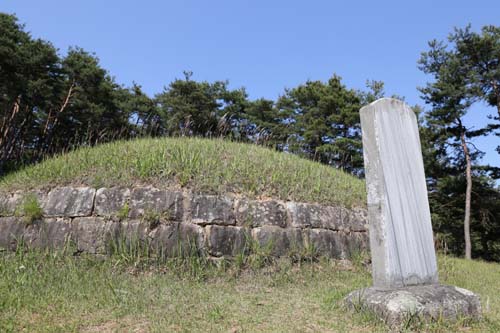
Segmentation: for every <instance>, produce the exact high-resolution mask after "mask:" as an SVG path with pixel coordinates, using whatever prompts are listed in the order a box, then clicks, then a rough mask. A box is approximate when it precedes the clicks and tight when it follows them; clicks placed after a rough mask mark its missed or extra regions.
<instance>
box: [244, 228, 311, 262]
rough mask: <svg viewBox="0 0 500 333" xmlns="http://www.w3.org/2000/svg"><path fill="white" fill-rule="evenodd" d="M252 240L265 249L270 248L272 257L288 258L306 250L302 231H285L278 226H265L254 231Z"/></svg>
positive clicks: (294, 229)
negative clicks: (292, 254)
mask: <svg viewBox="0 0 500 333" xmlns="http://www.w3.org/2000/svg"><path fill="white" fill-rule="evenodd" d="M252 238H253V239H255V240H256V241H257V242H258V243H259V246H261V247H263V248H267V247H270V249H271V255H273V256H276V257H281V256H286V255H289V254H291V253H292V252H296V251H301V250H302V249H303V248H304V242H303V239H302V230H300V229H296V228H289V229H283V228H280V227H276V226H263V227H260V228H254V229H252Z"/></svg>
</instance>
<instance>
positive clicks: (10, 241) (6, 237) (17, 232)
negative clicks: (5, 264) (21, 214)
mask: <svg viewBox="0 0 500 333" xmlns="http://www.w3.org/2000/svg"><path fill="white" fill-rule="evenodd" d="M25 226H26V224H25V223H24V222H23V220H22V218H18V217H12V216H11V217H0V247H1V248H4V249H9V250H15V249H16V247H17V245H18V243H19V242H22V241H23V234H24V228H25Z"/></svg>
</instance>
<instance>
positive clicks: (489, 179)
mask: <svg viewBox="0 0 500 333" xmlns="http://www.w3.org/2000/svg"><path fill="white" fill-rule="evenodd" d="M499 44H500V29H499V28H498V27H484V28H483V30H482V31H481V33H474V32H472V31H471V29H470V28H468V27H467V28H465V29H462V30H460V29H459V30H456V31H455V32H454V33H452V34H451V35H450V39H449V43H448V44H445V43H444V42H437V41H432V42H431V43H430V44H429V50H428V51H427V52H424V53H423V54H422V57H421V59H420V61H419V64H420V68H421V69H422V70H423V71H424V72H426V73H428V74H430V75H431V76H432V81H431V82H430V83H429V84H428V85H427V86H425V87H422V88H420V91H421V92H422V97H423V99H424V101H425V102H426V103H428V104H429V105H430V107H431V109H430V110H428V111H427V110H426V111H424V109H423V108H422V107H420V106H415V107H414V110H415V112H416V113H417V114H418V116H419V120H420V129H421V136H422V138H423V140H422V149H423V154H424V161H425V167H426V175H427V181H428V188H429V200H430V204H431V211H432V218H433V224H434V230H435V231H436V235H437V242H438V243H439V244H441V245H440V246H443V247H446V248H447V250H448V251H450V252H451V253H455V254H463V253H464V251H465V253H466V256H467V257H470V256H471V248H472V254H473V255H474V256H475V257H482V258H485V259H488V260H497V261H499V260H500V228H499V227H500V191H499V189H498V186H497V185H496V183H495V182H496V180H498V178H499V177H500V175H499V170H498V168H497V167H494V166H488V165H482V164H481V157H482V156H483V153H482V152H480V151H479V150H478V149H476V148H475V147H474V146H473V145H472V143H471V142H470V140H471V139H472V138H474V137H477V136H485V135H490V136H495V135H497V136H498V135H499V129H500V88H499V87H500V72H499V66H498V61H499V58H500V52H499V50H500V47H499ZM384 94H385V93H384V85H383V83H382V82H380V81H369V82H367V87H366V89H364V90H356V89H351V88H348V87H347V86H346V85H345V84H343V83H342V80H341V78H340V77H339V76H337V75H335V74H334V75H332V77H331V78H330V79H329V80H327V81H326V82H323V81H307V82H305V83H303V84H300V85H298V86H297V87H294V88H290V89H285V90H284V91H283V93H282V94H281V95H280V97H278V98H277V99H276V100H271V99H265V98H260V99H256V100H251V99H249V97H248V94H247V93H246V91H245V89H244V88H239V89H232V88H230V87H229V83H228V82H227V81H215V82H206V81H196V80H194V79H193V74H192V73H191V72H184V76H183V77H182V78H180V79H175V80H174V81H172V82H171V83H170V84H169V85H168V86H167V87H166V88H165V89H164V90H163V91H162V92H160V93H158V94H156V95H155V96H154V97H150V96H148V95H147V94H146V93H144V91H143V90H142V88H141V86H140V85H138V84H135V83H134V84H133V85H132V86H131V87H125V86H123V85H120V84H118V83H117V82H116V81H115V79H114V78H113V77H112V76H111V75H110V74H109V72H108V71H107V70H105V69H104V68H102V67H101V65H100V63H99V59H98V58H97V56H96V55H95V54H92V53H89V52H87V51H85V50H83V49H82V48H78V47H74V48H70V49H69V50H68V51H67V53H66V54H65V55H60V54H59V53H58V51H57V49H56V48H55V47H54V46H53V45H52V44H51V43H50V42H48V41H45V40H42V39H35V38H33V37H32V36H31V35H30V34H29V33H28V32H27V31H26V29H25V27H24V25H22V24H20V23H19V21H18V19H17V18H16V17H15V16H14V15H8V14H0V112H1V114H0V117H1V118H0V175H1V174H5V173H8V172H12V171H13V170H16V169H18V168H20V167H22V166H24V165H27V164H30V163H36V162H39V161H41V160H43V159H45V158H47V157H49V156H52V155H54V154H57V153H61V152H65V151H68V150H71V149H74V148H76V147H80V146H92V145H96V144H100V143H104V142H109V141H112V140H117V139H130V138H136V137H144V136H149V137H157V136H204V137H224V138H228V139H231V140H237V141H241V142H248V143H254V144H258V145H262V146H266V147H270V148H273V149H276V150H279V151H286V152H288V153H293V154H297V155H300V156H302V157H304V158H308V159H312V160H315V161H318V162H319V163H323V164H326V165H329V166H331V167H334V168H338V169H342V170H345V171H346V172H350V173H352V174H353V175H355V176H357V177H363V176H364V173H363V155H362V145H361V128H360V120H359V109H360V108H361V107H362V106H363V105H366V104H367V103H370V102H372V101H374V100H376V99H378V98H380V97H383V96H384ZM480 101H483V102H485V103H486V104H487V105H490V106H491V107H492V108H496V109H497V110H498V116H497V115H494V116H489V118H488V116H487V115H484V118H485V119H488V125H487V126H485V127H484V128H481V129H468V128H466V127H465V126H464V124H463V117H464V115H465V114H466V113H467V112H470V108H471V106H472V105H473V104H474V103H478V102H480ZM497 150H498V152H499V154H500V148H498V149H497Z"/></svg>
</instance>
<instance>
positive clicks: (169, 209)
mask: <svg viewBox="0 0 500 333" xmlns="http://www.w3.org/2000/svg"><path fill="white" fill-rule="evenodd" d="M183 201H184V196H183V194H182V192H177V191H167V190H160V189H157V188H153V187H137V188H134V189H133V190H132V194H131V198H130V207H129V208H130V212H129V217H131V218H139V217H142V216H144V215H145V214H147V213H148V211H151V212H153V213H157V214H160V215H161V216H162V217H163V218H165V219H167V220H169V221H182V219H183V215H184V202H183Z"/></svg>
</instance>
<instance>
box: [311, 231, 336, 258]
mask: <svg viewBox="0 0 500 333" xmlns="http://www.w3.org/2000/svg"><path fill="white" fill-rule="evenodd" d="M305 233H306V234H307V242H308V244H309V245H310V246H312V247H313V248H314V250H315V252H316V254H317V255H320V256H325V257H329V258H335V259H345V258H346V253H345V248H344V245H345V239H343V237H342V234H341V233H339V232H337V231H331V230H325V229H309V230H305Z"/></svg>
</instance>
